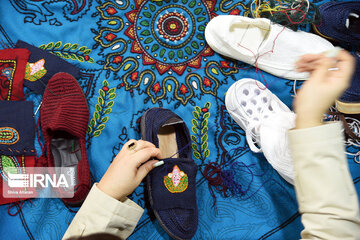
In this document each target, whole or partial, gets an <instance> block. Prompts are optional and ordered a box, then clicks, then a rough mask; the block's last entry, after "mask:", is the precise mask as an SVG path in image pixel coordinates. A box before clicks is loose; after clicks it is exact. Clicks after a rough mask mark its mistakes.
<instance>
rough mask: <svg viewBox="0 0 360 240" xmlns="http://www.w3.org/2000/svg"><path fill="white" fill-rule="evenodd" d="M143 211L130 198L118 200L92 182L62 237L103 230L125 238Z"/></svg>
mask: <svg viewBox="0 0 360 240" xmlns="http://www.w3.org/2000/svg"><path fill="white" fill-rule="evenodd" d="M143 212H144V210H143V209H142V208H141V207H140V206H138V205H137V204H136V203H134V202H133V201H131V200H130V199H126V200H125V201H123V202H120V201H118V200H116V199H114V198H112V197H110V196H108V195H106V194H105V193H104V192H102V191H101V190H99V189H98V188H97V187H96V184H94V185H93V187H92V188H91V190H90V192H89V194H88V196H87V198H86V199H85V201H84V203H83V205H82V206H81V208H80V210H79V211H78V212H77V214H76V215H75V217H74V219H73V220H72V222H71V224H70V226H69V228H68V229H67V231H66V233H65V235H64V237H63V239H68V238H70V237H71V238H73V237H79V236H86V235H90V234H95V233H103V232H106V233H109V234H113V235H116V236H118V237H120V238H121V239H126V238H127V237H129V236H130V234H131V233H132V232H133V231H134V228H135V226H136V224H137V222H138V221H139V219H140V217H141V215H142V214H143Z"/></svg>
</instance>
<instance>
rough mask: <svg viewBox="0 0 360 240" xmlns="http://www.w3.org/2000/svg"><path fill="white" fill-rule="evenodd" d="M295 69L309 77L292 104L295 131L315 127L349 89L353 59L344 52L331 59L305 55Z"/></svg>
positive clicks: (353, 66) (322, 56) (319, 55)
mask: <svg viewBox="0 0 360 240" xmlns="http://www.w3.org/2000/svg"><path fill="white" fill-rule="evenodd" d="M296 66H297V71H299V72H310V73H311V76H310V78H309V79H308V80H307V81H306V82H305V83H304V84H303V85H302V87H301V89H300V91H299V92H298V94H297V96H296V98H295V101H294V109H295V112H296V113H297V119H296V128H308V127H315V126H319V125H321V124H322V116H323V114H324V113H325V112H326V111H327V110H328V108H329V107H330V106H331V105H332V104H333V103H334V101H335V99H337V98H338V97H340V96H341V94H342V93H343V92H344V91H345V90H346V89H347V88H348V87H349V86H350V80H351V77H352V74H353V72H354V68H355V59H354V57H353V56H352V55H351V54H350V53H348V52H347V51H344V50H341V51H339V52H338V54H337V56H334V57H326V56H325V55H324V54H307V55H303V56H302V57H301V58H300V59H299V61H297V63H296Z"/></svg>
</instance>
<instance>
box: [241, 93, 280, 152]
mask: <svg viewBox="0 0 360 240" xmlns="http://www.w3.org/2000/svg"><path fill="white" fill-rule="evenodd" d="M276 110H280V107H279V106H278V104H277V102H276V101H274V100H273V99H271V100H270V101H268V102H267V103H266V104H265V106H264V107H263V108H262V110H261V112H259V113H258V114H257V115H256V116H254V117H252V118H251V119H250V120H249V121H248V125H247V127H246V130H245V134H246V141H247V143H248V145H249V147H250V149H251V151H253V152H255V153H259V152H262V149H261V144H260V133H259V132H260V127H261V126H262V125H264V121H266V120H267V119H268V118H269V117H271V115H272V114H276V113H275V111H276ZM243 120H244V121H247V120H246V119H245V118H243Z"/></svg>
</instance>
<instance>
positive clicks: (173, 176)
mask: <svg viewBox="0 0 360 240" xmlns="http://www.w3.org/2000/svg"><path fill="white" fill-rule="evenodd" d="M188 184H189V180H188V176H187V175H186V173H184V172H183V171H180V169H179V167H178V166H177V165H175V166H174V168H173V170H172V172H171V173H169V174H168V175H166V176H165V177H164V185H165V187H166V188H167V190H169V192H171V193H181V192H183V191H185V190H186V189H187V187H188Z"/></svg>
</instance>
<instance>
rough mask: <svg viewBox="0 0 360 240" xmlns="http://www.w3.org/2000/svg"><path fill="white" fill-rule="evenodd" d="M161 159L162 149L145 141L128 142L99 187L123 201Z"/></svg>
mask: <svg viewBox="0 0 360 240" xmlns="http://www.w3.org/2000/svg"><path fill="white" fill-rule="evenodd" d="M129 145H130V147H129ZM154 157H156V158H158V159H161V152H160V149H158V148H156V147H155V145H154V144H152V143H150V142H147V141H143V140H139V141H136V140H130V141H128V142H127V143H126V144H125V145H124V146H123V148H122V149H121V151H120V152H119V153H118V155H117V156H116V157H115V159H114V161H113V162H112V163H111V165H110V167H109V168H108V170H107V171H106V173H105V174H104V176H103V177H102V178H101V180H100V182H99V183H98V185H97V187H98V188H99V189H100V190H101V191H103V192H104V193H106V194H107V195H109V196H111V197H113V198H115V199H118V200H120V201H121V200H123V199H124V198H125V197H126V196H128V195H129V194H131V193H132V192H133V191H134V190H135V188H136V187H137V186H139V184H140V183H141V181H142V180H143V179H144V177H145V176H146V175H147V174H148V173H149V172H150V171H151V170H152V169H153V168H154V166H153V165H154V163H156V162H158V160H149V159H151V158H154Z"/></svg>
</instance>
